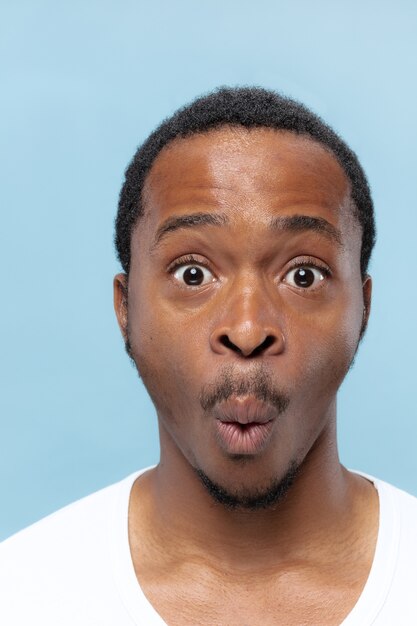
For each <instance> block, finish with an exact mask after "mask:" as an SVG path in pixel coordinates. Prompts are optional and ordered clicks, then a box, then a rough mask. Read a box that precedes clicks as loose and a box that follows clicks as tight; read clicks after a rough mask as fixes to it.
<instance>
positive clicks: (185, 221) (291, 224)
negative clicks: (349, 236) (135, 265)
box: [151, 213, 342, 251]
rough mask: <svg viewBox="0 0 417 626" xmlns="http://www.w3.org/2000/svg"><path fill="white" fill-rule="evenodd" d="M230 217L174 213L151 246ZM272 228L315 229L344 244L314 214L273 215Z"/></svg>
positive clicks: (223, 223)
mask: <svg viewBox="0 0 417 626" xmlns="http://www.w3.org/2000/svg"><path fill="white" fill-rule="evenodd" d="M229 223H230V220H229V218H228V217H227V216H226V215H224V214H222V213H190V214H188V215H173V216H171V217H169V218H168V219H166V220H165V221H164V222H162V224H161V225H160V226H159V228H158V230H157V231H156V234H155V237H154V241H153V244H152V247H151V250H152V251H153V250H154V249H155V248H156V247H157V246H158V245H159V243H160V242H161V240H162V239H163V238H164V237H165V236H166V235H167V234H168V233H172V232H174V231H176V230H179V229H182V228H193V227H199V226H226V225H228V224H229ZM269 228H270V229H271V230H277V231H292V232H303V231H313V232H316V233H320V234H321V235H324V236H325V237H327V238H328V239H330V240H331V241H334V242H335V243H337V244H339V245H340V246H342V235H341V232H340V230H339V229H338V228H336V227H335V226H333V224H331V223H330V222H328V221H327V220H326V219H324V218H323V217H315V216H312V215H284V216H282V215H279V216H277V217H273V218H272V220H271V221H270V223H269Z"/></svg>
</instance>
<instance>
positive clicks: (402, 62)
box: [0, 0, 417, 538]
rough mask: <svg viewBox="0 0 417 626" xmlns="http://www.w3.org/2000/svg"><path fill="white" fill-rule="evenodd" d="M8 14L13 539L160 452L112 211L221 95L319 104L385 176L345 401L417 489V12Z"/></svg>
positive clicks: (217, 9)
mask: <svg viewBox="0 0 417 626" xmlns="http://www.w3.org/2000/svg"><path fill="white" fill-rule="evenodd" d="M0 12H1V16H0V59H1V63H2V66H3V67H2V80H1V85H2V95H1V99H0V132H1V167H0V176H1V184H0V207H1V208H0V210H1V229H0V255H1V267H2V268H3V271H2V290H1V291H2V297H1V307H0V320H1V325H0V332H1V337H0V341H1V343H0V349H1V358H0V385H1V393H0V424H1V429H0V498H1V515H0V538H2V537H5V536H7V535H8V534H10V533H12V532H14V531H16V530H18V529H19V528H21V527H23V526H25V525H27V524H29V523H30V522H33V521H35V520H36V519H39V518H40V517H42V516H43V515H45V514H47V513H49V512H51V511H53V510H54V509H56V508H58V507H60V506H62V505H64V504H66V503H68V502H70V501H71V500H74V499H76V498H78V497H80V496H83V495H85V494H87V493H89V492H91V491H93V490H95V489H98V488H100V487H102V486H104V485H106V484H108V483H110V482H112V481H115V480H117V479H119V478H122V477H123V476H124V475H126V474H127V473H129V472H131V471H134V470H135V469H137V468H140V467H142V466H145V465H147V464H150V463H153V462H155V461H157V459H158V442H157V430H156V420H155V414H154V410H153V407H152V405H151V402H150V400H149V399H148V397H147V395H146V392H145V391H144V389H143V388H142V386H141V383H140V381H139V379H138V377H137V374H136V372H135V370H134V369H133V368H132V366H131V365H130V362H129V360H128V358H127V357H126V355H125V353H124V349H123V344H122V341H121V338H120V336H119V331H118V328H117V325H116V321H115V318H114V314H113V306H112V277H113V274H114V273H116V272H117V271H118V269H119V268H118V264H117V262H116V259H115V254H114V251H113V243H112V238H113V219H114V215H115V211H116V204H117V197H118V193H119V189H120V185H121V183H122V178H123V171H124V168H125V166H126V165H127V162H128V161H129V160H130V158H131V156H132V155H133V152H134V150H135V149H136V146H137V145H138V144H139V143H140V142H141V141H143V139H144V138H145V137H146V136H147V134H148V133H149V132H150V131H151V130H152V129H153V128H154V127H155V126H156V125H157V124H158V123H159V122H160V121H161V119H162V118H163V117H165V116H167V115H169V114H170V113H172V112H173V111H174V110H175V109H176V108H177V107H178V106H180V105H182V104H184V103H185V102H187V101H189V100H190V99H192V98H193V97H194V96H196V95H198V94H201V93H203V92H206V91H207V90H210V89H212V88H213V87H215V86H218V85H221V84H229V85H237V84H257V85H262V86H266V87H270V88H274V89H277V90H281V91H283V92H284V93H286V94H288V95H291V96H293V97H296V98H298V99H300V100H302V101H304V102H305V103H306V104H307V105H308V106H310V107H312V108H313V109H314V110H315V111H316V112H318V113H319V114H320V115H322V116H323V117H324V118H325V119H326V120H327V121H328V122H329V123H330V124H332V125H333V126H334V128H335V129H336V130H337V131H338V132H340V133H341V134H342V136H343V137H344V138H345V139H346V140H347V141H348V143H349V144H350V145H351V146H352V148H353V149H354V150H355V151H356V152H357V154H358V156H359V158H360V159H361V161H362V163H363V165H364V167H365V170H366V171H367V173H368V176H369V180H370V183H371V187H372V190H373V196H374V200H375V204H376V209H377V219H378V234H379V239H378V245H377V248H376V250H375V254H374V259H373V263H372V267H371V269H372V274H373V277H374V281H375V282H374V300H373V312H372V319H371V322H370V326H369V329H368V333H367V336H366V339H365V341H364V343H363V345H362V347H361V349H360V354H359V355H358V358H357V362H356V365H355V368H354V370H353V371H352V372H351V373H350V374H349V376H348V379H347V380H346V382H345V384H344V386H343V388H342V391H341V393H340V402H339V412H340V427H339V438H340V449H341V457H342V460H343V461H344V462H345V464H347V465H348V466H350V467H353V468H356V469H361V470H363V471H366V472H369V473H372V474H376V475H378V476H379V477H381V478H384V479H386V480H389V481H391V482H393V483H395V484H397V485H399V486H401V487H403V488H405V489H407V490H409V491H411V492H413V493H415V494H417V454H416V442H417V419H416V417H417V415H416V409H415V397H416V387H417V385H416V368H415V354H416V349H417V340H416V317H415V309H416V304H417V292H416V280H417V272H416V263H415V253H416V246H415V233H416V219H417V218H416V215H417V212H416V206H415V205H416V197H417V193H416V192H417V176H416V165H417V161H416V139H417V132H416V131H417V123H416V117H415V115H416V105H415V102H416V98H417V87H416V58H417V36H416V35H417V5H416V3H415V2H413V1H412V0H410V1H409V2H407V1H405V0H402V1H401V0H400V1H398V0H397V1H396V2H395V3H394V2H384V1H383V0H378V1H370V0H367V1H366V2H364V1H355V0H338V1H337V2H335V1H334V0H329V1H326V0H315V1H314V2H313V1H311V0H304V1H303V0H298V1H296V0H292V1H291V0H288V1H278V0H275V1H274V0H257V1H256V2H255V1H254V0H252V1H250V2H248V1H246V0H239V1H235V0H223V1H222V0H214V1H213V0H212V1H210V2H197V1H186V0H180V1H177V2H172V1H163V0H152V1H149V2H140V1H136V2H133V1H127V0H125V1H123V0H118V1H116V0H107V1H106V0H100V1H94V0H93V1H91V0H90V1H88V0H87V1H86V0H83V1H79V0H72V2H56V1H53V2H52V1H41V0H31V1H30V2H27V1H25V0H20V1H12V0H9V1H5V0H3V2H2V3H1V8H0Z"/></svg>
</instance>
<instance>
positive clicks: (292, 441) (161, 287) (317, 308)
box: [0, 88, 417, 626]
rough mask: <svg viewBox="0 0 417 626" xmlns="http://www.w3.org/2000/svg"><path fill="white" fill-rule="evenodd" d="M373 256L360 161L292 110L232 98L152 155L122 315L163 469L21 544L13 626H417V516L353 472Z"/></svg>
mask: <svg viewBox="0 0 417 626" xmlns="http://www.w3.org/2000/svg"><path fill="white" fill-rule="evenodd" d="M374 238H375V229H374V217H373V206H372V200H371V197H370V193H369V188H368V185H367V182H366V178H365V175H364V173H363V171H362V169H361V167H360V165H359V163H358V161H357V158H356V156H355V155H354V154H353V153H352V151H351V150H350V149H349V148H348V147H347V146H346V145H345V144H344V142H343V141H342V140H341V139H340V138H339V137H338V136H337V135H336V134H335V133H334V132H333V131H332V130H331V129H330V128H328V127H327V126H326V125H325V124H324V123H323V122H322V121H321V120H320V119H318V118H317V117H316V116H315V115H313V114H312V113H311V112H310V111H308V110H307V109H306V108H304V107H303V106H301V105H299V104H298V103H296V102H294V101H292V100H289V99H286V98H282V97H281V96H278V95H277V94H275V93H272V92H269V91H265V90H262V89H246V88H245V89H221V90H218V91H216V92H214V93H213V94H211V95H209V96H206V97H203V98H200V99H198V100H196V101H195V102H194V103H192V104H191V105H190V106H188V107H186V108H184V109H182V110H181V111H179V112H177V113H176V114H175V115H174V116H173V117H172V118H170V119H168V120H167V121H165V122H164V123H163V124H162V125H161V126H160V127H159V128H158V129H157V130H156V131H155V132H154V133H153V134H152V135H151V136H150V137H149V138H148V140H147V141H146V142H145V144H144V145H143V146H142V147H141V148H140V149H139V150H138V152H137V154H136V155H135V157H134V159H133V161H132V163H131V165H130V166H129V168H128V169H127V172H126V181H125V183H124V186H123V189H122V192H121V196H120V203H119V212H118V216H117V221H116V246H117V251H118V255H119V258H120V261H121V264H122V267H123V270H124V272H123V273H121V274H118V275H117V276H116V277H115V280H114V301H115V310H116V315H117V318H118V322H119V325H120V328H121V331H122V334H123V337H124V340H125V343H126V349H127V352H128V354H129V355H130V357H131V358H132V359H133V361H134V362H135V364H136V366H137V368H138V372H139V374H140V376H141V378H142V380H143V382H144V384H145V386H146V388H147V390H148V391H149V394H150V396H151V398H152V400H153V402H154V404H155V407H156V410H157V414H158V420H159V430H160V444H161V459H160V463H159V464H158V465H157V466H156V467H155V468H150V469H147V470H143V471H142V472H138V473H136V474H135V475H133V476H130V477H128V478H127V479H125V480H124V481H122V482H121V483H119V484H117V485H113V486H111V487H109V488H107V489H105V490H102V491H100V492H98V493H96V494H93V495H92V496H89V497H88V498H85V499H83V500H81V501H79V502H77V503H75V504H73V505H70V506H69V507H66V508H65V509H62V510H61V511H59V512H57V513H56V514H54V515H52V516H50V517H48V518H46V519H45V520H43V521H41V522H39V523H38V524H35V525H34V526H32V527H30V528H29V529H27V530H25V531H23V532H21V533H18V534H17V535H15V536H14V537H12V538H11V539H9V540H8V541H6V542H5V543H4V544H3V546H2V547H1V549H0V570H1V573H0V579H1V585H2V589H3V599H2V603H3V604H2V606H3V608H0V621H1V623H4V624H42V625H44V626H45V625H52V624H53V625H54V626H56V625H57V624H60V625H61V624H65V625H67V624H77V625H87V624H88V625H90V624H97V625H100V626H103V625H110V624H111V625H117V626H125V625H132V624H144V625H148V624H149V625H152V624H155V625H156V624H160V625H162V624H169V625H170V626H171V625H172V626H188V625H193V626H194V625H197V624H198V625H210V626H213V625H216V626H217V625H222V626H243V625H251V626H252V625H262V626H269V625H271V626H272V625H283V624H284V625H289V626H295V625H297V626H299V625H301V624H303V625H315V626H327V625H328V626H330V625H331V626H335V625H339V624H342V623H343V625H344V626H353V625H358V626H359V625H360V626H364V625H367V624H375V625H376V626H383V625H384V626H392V625H393V624H394V623H396V624H406V625H409V624H417V606H416V602H415V601H414V590H415V587H416V565H415V563H416V561H417V542H416V538H415V535H416V533H415V528H416V527H417V526H416V524H417V500H416V499H415V498H413V497H412V496H410V495H408V494H405V493H404V492H402V491H400V490H397V489H396V488H394V487H392V486H390V485H388V484H386V483H384V482H382V481H379V480H377V479H374V478H371V477H367V476H362V475H359V474H357V473H352V472H349V471H347V470H346V469H345V468H344V467H343V466H342V465H341V464H340V462H339V458H338V453H337V443H336V395H337V391H338V388H339V386H340V384H341V383H342V381H343V379H344V377H345V375H346V373H347V371H348V370H349V367H350V366H351V364H352V361H353V359H354V356H355V354H356V351H357V348H358V344H359V342H360V340H361V338H362V336H363V333H364V332H365V329H366V324H367V321H368V317H369V311H370V302H371V279H370V277H369V276H368V274H367V267H368V262H369V258H370V255H371V251H372V247H373V244H374ZM364 417H365V416H364Z"/></svg>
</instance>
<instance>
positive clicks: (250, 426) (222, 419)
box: [214, 396, 276, 456]
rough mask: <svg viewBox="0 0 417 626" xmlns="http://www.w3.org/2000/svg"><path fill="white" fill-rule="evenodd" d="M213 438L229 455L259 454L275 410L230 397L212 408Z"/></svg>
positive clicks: (258, 403) (261, 403)
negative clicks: (214, 421) (214, 434)
mask: <svg viewBox="0 0 417 626" xmlns="http://www.w3.org/2000/svg"><path fill="white" fill-rule="evenodd" d="M214 412H215V417H216V437H217V441H218V443H219V444H220V446H221V447H222V448H223V450H225V452H227V453H228V454H232V455H248V456H249V455H255V454H259V453H260V452H261V451H262V450H263V449H264V448H265V447H266V445H267V443H268V441H269V439H270V437H271V433H272V430H273V427H274V422H275V417H276V410H275V409H274V408H273V407H272V406H271V405H270V404H268V403H266V402H263V401H261V400H257V399H256V398H254V397H251V396H245V397H237V396H234V397H232V398H229V399H228V400H226V401H224V402H221V403H220V404H218V405H217V406H216V407H215V411H214Z"/></svg>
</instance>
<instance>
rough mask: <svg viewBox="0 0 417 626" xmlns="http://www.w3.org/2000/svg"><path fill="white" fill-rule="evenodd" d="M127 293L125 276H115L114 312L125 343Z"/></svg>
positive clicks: (126, 278)
mask: <svg viewBox="0 0 417 626" xmlns="http://www.w3.org/2000/svg"><path fill="white" fill-rule="evenodd" d="M127 293H128V277H127V274H116V276H115V277H114V280H113V303H114V311H115V313H116V317H117V322H118V324H119V328H120V330H121V332H122V335H123V339H124V341H125V342H126V341H127Z"/></svg>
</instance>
